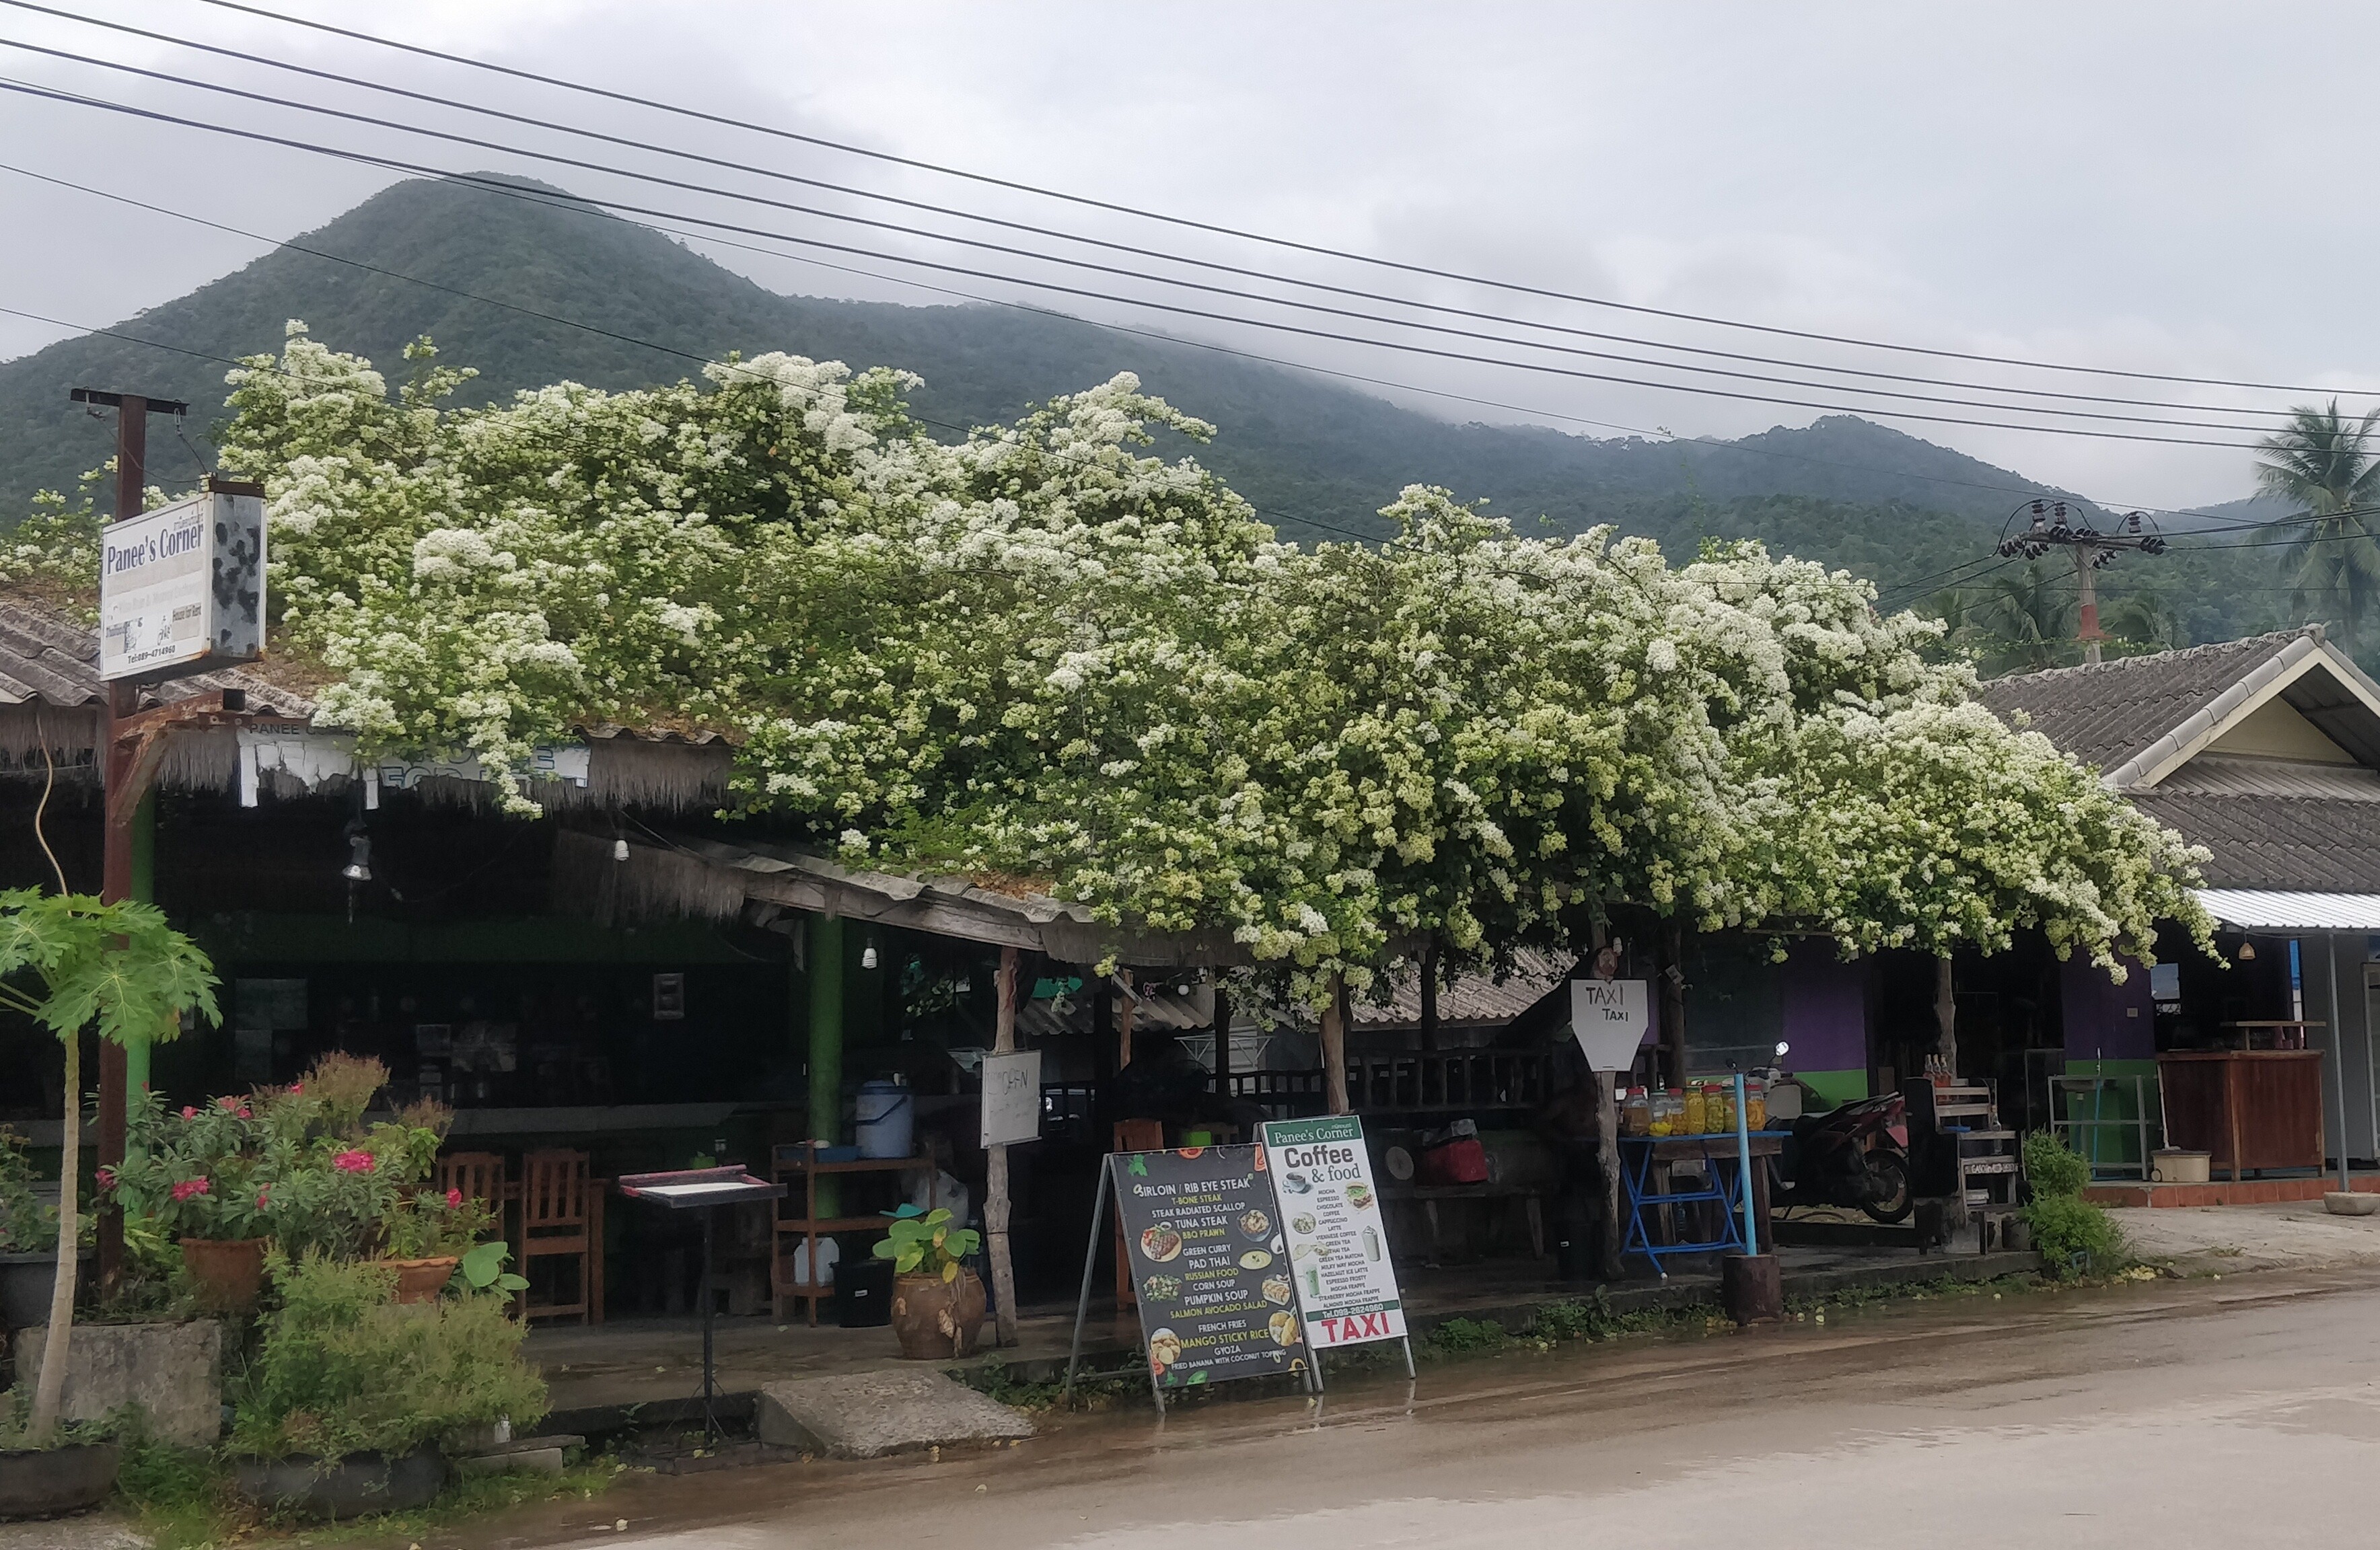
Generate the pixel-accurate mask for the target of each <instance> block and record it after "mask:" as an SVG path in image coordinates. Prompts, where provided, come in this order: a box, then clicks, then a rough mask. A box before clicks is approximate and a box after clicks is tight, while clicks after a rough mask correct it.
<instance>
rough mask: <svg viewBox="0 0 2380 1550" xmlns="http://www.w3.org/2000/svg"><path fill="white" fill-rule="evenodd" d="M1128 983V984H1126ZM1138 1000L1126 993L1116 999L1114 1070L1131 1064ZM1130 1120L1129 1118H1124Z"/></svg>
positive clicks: (1120, 1069) (1136, 997) (1119, 1069)
mask: <svg viewBox="0 0 2380 1550" xmlns="http://www.w3.org/2000/svg"><path fill="white" fill-rule="evenodd" d="M1127 983H1129V982H1127ZM1139 1005H1140V998H1139V997H1138V996H1136V995H1134V994H1131V993H1130V992H1129V991H1127V992H1126V993H1125V994H1124V995H1122V996H1119V997H1118V998H1116V1070H1118V1071H1122V1070H1123V1068H1124V1067H1126V1066H1128V1065H1130V1064H1132V1013H1133V1009H1134V1008H1135V1007H1137V1006H1139ZM1126 1118H1130V1116H1128V1115H1127V1116H1126Z"/></svg>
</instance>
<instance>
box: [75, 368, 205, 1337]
mask: <svg viewBox="0 0 2380 1550" xmlns="http://www.w3.org/2000/svg"><path fill="white" fill-rule="evenodd" d="M67 396H68V397H69V398H71V399H72V400H73V401H74V402H75V403H78V404H87V405H91V406H95V407H99V408H112V409H114V410H115V515H114V517H113V520H114V521H116V522H123V521H126V520H128V519H129V518H132V517H136V516H139V515H140V511H141V504H142V495H143V492H144V491H145V490H147V489H148V487H149V477H148V476H149V417H150V416H151V415H187V414H188V413H189V412H190V406H188V404H184V403H181V402H179V401H177V400H175V399H171V398H146V397H143V396H141V395H140V394H137V393H103V392H100V391H98V390H96V389H93V388H76V389H75V390H74V391H73V392H72V393H71V394H68V395H67ZM94 579H95V578H94ZM139 708H140V688H139V687H138V685H136V684H129V683H123V682H117V683H114V684H108V685H107V731H106V737H105V739H104V741H103V745H102V746H103V753H102V756H101V758H102V763H101V767H100V769H101V778H102V780H103V781H104V782H105V785H104V788H103V790H104V794H105V801H106V804H107V806H106V827H105V840H104V844H103V849H102V853H101V859H100V878H99V896H100V898H101V899H102V900H103V901H105V902H109V903H118V902H123V901H125V900H128V899H129V898H131V897H132V851H133V836H132V823H133V818H134V816H135V814H136V813H137V812H138V810H139V808H140V796H138V795H136V794H134V792H135V776H136V773H137V774H138V775H139V781H138V789H139V790H140V791H146V790H147V788H148V784H149V779H150V778H151V777H152V775H153V772H154V769H155V760H154V758H153V757H150V758H149V759H147V760H143V759H142V758H141V757H140V755H141V754H142V752H143V751H144V748H147V747H153V746H154V745H155V740H154V738H153V737H152V738H150V739H146V740H144V739H140V738H139V737H137V736H135V737H126V736H124V735H122V734H123V733H124V732H125V731H126V730H127V728H128V723H129V722H130V721H131V720H132V717H133V713H134V712H135V711H136V710H138V709H139ZM144 762H145V763H146V764H147V765H148V767H149V768H148V769H146V770H141V771H136V769H135V766H136V765H137V764H141V763H144ZM126 1061H127V1056H126V1052H125V1048H124V1046H122V1045H120V1044H117V1043H115V1041H114V1040H112V1039H102V1040H100V1042H99V1165H100V1166H101V1167H102V1168H115V1167H118V1166H120V1165H121V1164H122V1163H123V1161H124V1141H125V1109H126V1105H127V1104H128V1101H129V1094H128V1087H129V1085H130V1083H129V1076H128V1068H127V1064H126ZM81 1101H82V1095H81V1094H79V1093H68V1094H67V1102H68V1103H80V1102H81ZM65 1166H67V1167H68V1168H73V1167H75V1166H77V1165H76V1160H75V1159H74V1158H72V1157H68V1158H67V1159H65ZM103 1201H104V1204H103V1205H102V1206H101V1208H100V1213H99V1283H100V1286H101V1287H102V1288H103V1290H114V1288H115V1284H116V1282H117V1280H118V1278H120V1277H121V1275H122V1274H123V1269H124V1212H123V1210H122V1208H121V1207H119V1206H118V1205H117V1204H116V1202H115V1197H114V1196H113V1195H107V1196H103Z"/></svg>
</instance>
